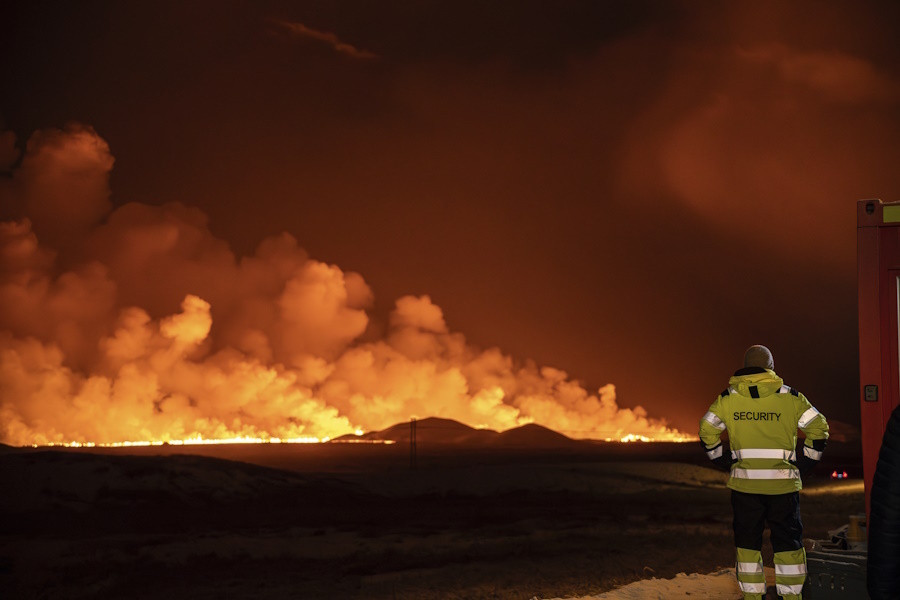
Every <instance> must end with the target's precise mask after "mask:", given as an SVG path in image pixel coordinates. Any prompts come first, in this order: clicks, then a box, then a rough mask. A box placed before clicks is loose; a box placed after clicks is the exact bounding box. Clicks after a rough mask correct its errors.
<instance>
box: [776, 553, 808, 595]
mask: <svg viewBox="0 0 900 600" xmlns="http://www.w3.org/2000/svg"><path fill="white" fill-rule="evenodd" d="M804 581H806V550H804V549H803V548H800V549H799V550H789V551H787V552H776V553H775V591H776V592H778V595H779V596H781V597H782V598H784V599H785V600H798V599H799V598H800V593H801V592H802V591H803V582H804Z"/></svg>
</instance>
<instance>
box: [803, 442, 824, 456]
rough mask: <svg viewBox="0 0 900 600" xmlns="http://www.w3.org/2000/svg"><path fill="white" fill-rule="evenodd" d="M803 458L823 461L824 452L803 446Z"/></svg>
mask: <svg viewBox="0 0 900 600" xmlns="http://www.w3.org/2000/svg"><path fill="white" fill-rule="evenodd" d="M803 456H807V457H809V458H811V459H813V460H822V451H821V450H816V449H815V448H810V447H809V446H806V445H804V446H803Z"/></svg>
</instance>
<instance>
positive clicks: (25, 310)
mask: <svg viewBox="0 0 900 600" xmlns="http://www.w3.org/2000/svg"><path fill="white" fill-rule="evenodd" d="M4 135H5V136H6V135H8V134H4ZM2 139H6V137H4V138H2ZM8 154H9V155H10V156H14V153H13V152H9V153H8ZM112 166H113V158H112V156H111V155H110V152H109V148H108V146H107V144H106V142H105V141H104V140H103V139H101V138H100V137H99V136H98V135H97V134H96V133H95V132H94V131H93V130H92V129H90V128H87V127H82V126H76V125H73V126H69V127H67V128H66V129H65V130H48V131H41V132H38V133H35V134H34V135H33V136H32V138H31V140H29V142H28V144H27V146H26V149H25V152H24V155H23V157H22V160H21V162H20V164H19V166H18V167H17V168H15V169H14V170H13V172H12V177H11V178H7V179H6V180H2V181H0V186H2V187H0V198H2V200H3V202H5V203H8V205H9V206H11V207H13V208H14V210H16V211H18V214H19V217H20V218H18V219H17V220H13V221H9V222H5V223H2V224H0V260H2V267H0V268H2V270H0V441H3V442H5V443H9V444H18V445H23V444H44V443H60V442H71V441H78V442H95V443H110V442H118V441H124V440H162V441H165V440H178V439H185V438H192V437H193V438H196V437H203V438H207V439H210V438H230V437H237V436H250V437H261V438H270V437H278V438H296V437H303V436H315V437H319V438H323V437H334V436H337V435H341V434H345V433H348V432H352V431H354V430H356V429H357V428H361V429H364V430H371V429H379V428H383V427H386V426H388V425H391V424H393V423H396V422H399V421H403V420H406V419H408V418H410V417H412V416H418V417H425V416H440V417H448V418H453V419H457V420H460V421H462V422H465V423H468V424H470V425H473V426H484V427H491V428H495V429H507V428H510V427H514V426H517V425H520V424H524V423H528V422H537V423H540V424H543V425H546V426H548V427H551V428H554V429H557V430H560V431H563V432H565V433H569V434H571V435H573V436H574V437H599V438H615V439H618V438H621V437H623V436H625V435H628V434H637V435H646V436H648V437H656V438H666V437H677V435H678V434H677V432H675V431H674V430H672V429H670V428H668V427H667V426H666V424H665V422H664V421H661V420H656V419H650V418H649V417H648V416H647V414H646V412H645V411H644V410H643V409H641V408H639V407H638V408H636V409H633V410H630V409H620V408H619V407H618V406H617V404H616V398H615V389H614V387H613V386H612V385H607V386H604V387H603V388H601V389H600V390H599V391H598V392H597V393H591V392H590V391H588V390H586V389H585V388H584V387H583V386H582V385H580V384H579V383H578V382H577V381H574V380H572V379H571V378H570V377H569V376H568V375H567V374H566V373H565V372H563V371H560V370H558V369H554V368H550V367H539V366H538V365H536V364H534V363H533V362H530V361H518V360H515V359H513V358H512V357H510V356H508V355H505V354H503V353H502V352H501V351H500V350H498V349H496V348H490V349H487V350H482V349H479V348H476V347H473V346H472V345H470V344H468V343H467V342H466V339H465V337H464V336H463V335H462V334H461V333H458V332H453V331H451V330H450V329H449V328H448V326H447V323H446V321H445V319H444V315H443V312H442V311H441V309H440V307H439V306H437V305H435V304H434V303H433V302H432V301H431V299H430V298H429V297H428V296H419V297H414V296H405V297H402V298H399V299H398V300H397V301H396V304H395V306H394V309H393V311H392V312H391V314H390V317H389V319H388V322H387V323H386V324H385V326H384V327H383V329H384V330H385V333H384V335H382V336H380V337H376V336H375V335H374V334H373V333H372V332H373V331H375V330H378V329H379V328H377V327H373V326H372V323H371V319H372V317H371V315H370V309H371V307H372V303H373V294H372V290H371V289H370V288H369V286H368V285H367V284H366V282H365V280H364V279H363V277H362V276H361V275H359V274H358V273H353V272H345V271H343V270H342V269H340V268H339V267H337V266H335V265H329V264H325V263H323V262H320V261H317V260H315V259H313V258H310V257H309V256H308V255H307V254H306V253H305V252H304V251H303V250H302V249H301V248H300V246H299V245H298V243H297V241H296V240H295V239H294V238H293V237H292V236H291V235H289V234H287V233H284V234H281V235H279V236H275V237H270V238H267V239H264V240H263V241H262V242H261V243H260V244H259V246H258V248H257V249H256V251H255V252H254V253H253V254H252V255H249V256H236V255H235V253H234V252H233V251H232V250H231V249H230V248H229V245H228V244H227V243H226V242H225V241H224V240H221V239H218V238H216V237H215V236H214V235H213V234H212V233H211V231H210V229H209V227H208V225H207V219H206V216H205V215H204V214H203V213H202V212H201V211H199V210H197V209H195V208H191V207H188V206H184V205H181V204H167V205H164V206H150V205H145V204H137V203H131V204H125V205H123V206H120V207H118V208H116V209H115V210H112V206H111V204H110V200H109V194H110V191H109V174H110V171H111V169H112ZM248 210H249V208H248Z"/></svg>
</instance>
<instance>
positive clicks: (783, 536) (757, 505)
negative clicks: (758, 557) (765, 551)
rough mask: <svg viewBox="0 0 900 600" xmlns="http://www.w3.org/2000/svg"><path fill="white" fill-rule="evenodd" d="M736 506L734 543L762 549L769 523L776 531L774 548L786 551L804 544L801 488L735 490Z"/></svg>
mask: <svg viewBox="0 0 900 600" xmlns="http://www.w3.org/2000/svg"><path fill="white" fill-rule="evenodd" d="M731 507H732V509H734V545H735V546H737V547H738V548H747V549H749V550H760V549H761V548H762V535H763V528H764V527H765V524H766V523H768V524H769V530H770V531H771V533H772V550H774V551H775V552H786V551H789V550H799V549H800V548H802V547H803V522H802V521H801V520H800V492H791V493H790V494H774V495H768V494H745V493H743V492H737V491H735V490H731Z"/></svg>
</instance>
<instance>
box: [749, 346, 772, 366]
mask: <svg viewBox="0 0 900 600" xmlns="http://www.w3.org/2000/svg"><path fill="white" fill-rule="evenodd" d="M744 367H760V368H762V369H774V368H775V359H774V358H772V353H771V352H770V351H769V349H768V348H766V347H765V346H759V345H756V346H750V347H749V348H747V351H746V352H744Z"/></svg>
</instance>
